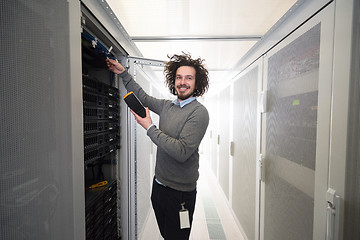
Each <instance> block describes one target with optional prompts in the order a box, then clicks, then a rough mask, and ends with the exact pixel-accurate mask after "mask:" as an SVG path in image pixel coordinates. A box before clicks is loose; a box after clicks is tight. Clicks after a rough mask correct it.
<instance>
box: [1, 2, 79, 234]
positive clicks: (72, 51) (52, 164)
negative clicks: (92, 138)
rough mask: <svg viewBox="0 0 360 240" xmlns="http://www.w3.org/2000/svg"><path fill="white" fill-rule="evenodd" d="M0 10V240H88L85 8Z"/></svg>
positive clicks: (43, 5)
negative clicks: (83, 84)
mask: <svg viewBox="0 0 360 240" xmlns="http://www.w3.org/2000/svg"><path fill="white" fill-rule="evenodd" d="M0 9H1V10H0V11H1V14H0V31H1V34H0V42H1V56H0V58H1V63H0V67H1V70H0V76H1V81H0V99H1V114H0V119H1V120H0V135H1V140H0V142H1V143H0V149H1V150H0V155H1V157H0V159H1V161H0V225H1V227H0V238H1V239H59V240H60V239H84V237H85V226H84V215H85V214H84V210H83V207H84V197H83V195H84V189H83V181H84V178H83V153H82V147H83V143H82V128H81V118H82V108H81V103H82V97H81V59H80V33H79V29H80V21H79V18H80V3H79V1H75V0H72V1H65V0H62V1H58V0H49V1H42V0H26V1H25V0H15V1H2V2H1V4H0ZM70 26H71V27H70Z"/></svg>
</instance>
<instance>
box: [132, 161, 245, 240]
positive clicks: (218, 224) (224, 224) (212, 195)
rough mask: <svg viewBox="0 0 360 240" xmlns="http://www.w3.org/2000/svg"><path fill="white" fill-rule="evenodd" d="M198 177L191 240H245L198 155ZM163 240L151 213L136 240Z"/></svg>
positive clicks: (216, 185) (212, 177) (205, 165)
mask: <svg viewBox="0 0 360 240" xmlns="http://www.w3.org/2000/svg"><path fill="white" fill-rule="evenodd" d="M199 171H200V177H199V180H198V186H197V191H198V193H197V199H196V207H195V213H194V220H193V224H192V230H191V234H190V240H211V239H213V240H215V239H216V240H244V237H243V236H242V234H241V231H240V229H239V226H238V224H236V220H235V218H234V216H233V214H232V212H231V210H230V207H229V204H228V203H227V200H226V197H225V195H224V193H223V192H222V191H221V190H220V187H219V183H218V181H217V180H216V177H215V175H214V174H213V172H212V171H211V168H210V166H209V164H208V162H207V161H206V157H205V156H204V155H203V154H201V155H200V169H199ZM154 229H156V230H157V231H156V233H157V234H156V235H155V236H153V237H152V238H151V239H152V240H163V238H162V237H161V235H160V232H159V231H158V227H157V225H156V220H155V215H154V213H153V211H151V215H150V216H149V218H148V221H147V225H146V228H145V231H144V232H143V234H142V236H140V238H139V239H142V240H145V239H149V236H152V235H154Z"/></svg>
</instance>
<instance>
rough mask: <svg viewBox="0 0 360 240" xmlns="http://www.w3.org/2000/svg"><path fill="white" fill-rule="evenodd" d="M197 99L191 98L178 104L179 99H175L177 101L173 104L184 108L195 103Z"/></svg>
mask: <svg viewBox="0 0 360 240" xmlns="http://www.w3.org/2000/svg"><path fill="white" fill-rule="evenodd" d="M195 99H196V97H190V98H188V99H185V100H182V101H180V102H178V101H177V99H175V100H174V101H173V104H175V105H178V106H180V107H181V108H183V107H184V106H185V105H187V104H189V103H191V102H192V101H194V100H195Z"/></svg>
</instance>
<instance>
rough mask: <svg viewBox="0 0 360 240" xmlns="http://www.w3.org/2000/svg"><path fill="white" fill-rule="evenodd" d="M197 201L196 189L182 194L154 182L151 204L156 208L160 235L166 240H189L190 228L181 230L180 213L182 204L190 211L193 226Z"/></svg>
mask: <svg viewBox="0 0 360 240" xmlns="http://www.w3.org/2000/svg"><path fill="white" fill-rule="evenodd" d="M195 200H196V189H195V190H194V191H191V192H182V191H177V190H174V189H171V188H169V187H165V186H163V185H160V184H158V183H157V182H156V181H155V178H154V181H153V188H152V194H151V202H152V206H153V208H154V212H155V216H156V220H157V223H158V226H159V229H160V233H161V235H162V237H163V238H164V239H165V240H187V239H189V236H190V228H185V229H180V219H179V211H180V209H181V203H183V202H185V205H184V207H185V208H186V209H187V210H188V211H189V217H190V226H191V224H192V220H193V215H194V210H195Z"/></svg>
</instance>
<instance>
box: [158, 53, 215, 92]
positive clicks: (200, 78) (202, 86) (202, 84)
mask: <svg viewBox="0 0 360 240" xmlns="http://www.w3.org/2000/svg"><path fill="white" fill-rule="evenodd" d="M168 58H169V59H170V61H168V62H167V63H166V64H165V68H164V74H165V78H166V79H165V84H166V86H167V87H168V88H169V90H170V93H172V94H174V95H176V89H175V77H176V71H177V69H178V68H179V67H182V66H189V67H193V68H195V72H196V75H195V81H196V82H195V91H194V97H199V96H202V95H203V94H204V93H205V92H206V91H207V90H208V88H209V76H208V75H209V72H208V70H207V69H206V68H205V67H204V65H203V62H204V60H203V59H201V58H197V59H192V58H191V55H190V54H188V53H184V52H183V54H182V55H176V54H174V55H172V56H169V55H168Z"/></svg>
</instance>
